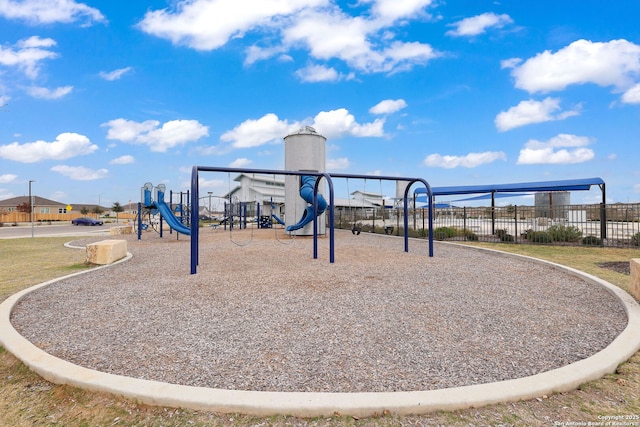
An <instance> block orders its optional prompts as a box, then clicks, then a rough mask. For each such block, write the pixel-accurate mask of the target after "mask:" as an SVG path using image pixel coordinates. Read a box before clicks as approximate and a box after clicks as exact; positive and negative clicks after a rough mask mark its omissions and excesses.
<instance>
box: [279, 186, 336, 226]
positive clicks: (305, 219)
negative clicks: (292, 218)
mask: <svg viewBox="0 0 640 427" xmlns="http://www.w3.org/2000/svg"><path fill="white" fill-rule="evenodd" d="M300 180H301V181H302V186H301V187H300V197H302V199H303V200H304V201H305V202H307V203H311V206H307V208H306V209H305V210H304V212H303V213H302V218H300V221H298V222H297V223H296V224H294V225H290V226H288V227H287V228H286V231H294V230H299V229H301V228H302V227H304V226H305V225H307V224H309V223H310V222H311V221H313V189H314V187H315V185H316V177H315V176H308V175H303V176H302V177H300ZM326 209H327V201H326V200H325V199H324V197H323V196H322V194H320V193H318V211H317V213H318V216H320V215H321V214H322V213H324V211H325V210H326Z"/></svg>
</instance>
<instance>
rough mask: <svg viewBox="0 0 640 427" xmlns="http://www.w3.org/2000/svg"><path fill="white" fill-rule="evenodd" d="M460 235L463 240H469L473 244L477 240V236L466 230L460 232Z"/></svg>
mask: <svg viewBox="0 0 640 427" xmlns="http://www.w3.org/2000/svg"><path fill="white" fill-rule="evenodd" d="M462 235H463V236H464V238H465V240H471V241H474V242H475V241H477V240H478V235H477V234H476V233H474V232H473V231H471V230H469V229H468V228H465V229H464V230H462Z"/></svg>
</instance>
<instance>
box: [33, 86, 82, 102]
mask: <svg viewBox="0 0 640 427" xmlns="http://www.w3.org/2000/svg"><path fill="white" fill-rule="evenodd" d="M71 91H73V86H62V87H57V88H55V89H48V88H46V87H40V86H30V87H28V88H27V93H28V94H29V95H31V96H32V97H34V98H40V99H60V98H63V97H65V96H67V95H68V94H70V93H71Z"/></svg>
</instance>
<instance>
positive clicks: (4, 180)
mask: <svg viewBox="0 0 640 427" xmlns="http://www.w3.org/2000/svg"><path fill="white" fill-rule="evenodd" d="M16 178H18V175H14V174H12V173H5V174H3V175H0V184H8V183H10V182H13V181H15V180H16Z"/></svg>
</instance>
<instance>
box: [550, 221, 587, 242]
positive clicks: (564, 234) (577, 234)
mask: <svg viewBox="0 0 640 427" xmlns="http://www.w3.org/2000/svg"><path fill="white" fill-rule="evenodd" d="M547 232H548V233H549V236H551V240H553V241H556V242H577V241H579V240H580V238H581V237H582V231H581V230H580V229H579V228H578V227H576V226H574V225H570V226H566V225H552V226H551V227H549V229H548V230H547Z"/></svg>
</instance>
